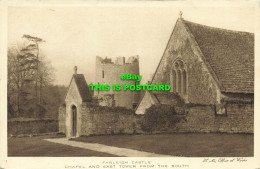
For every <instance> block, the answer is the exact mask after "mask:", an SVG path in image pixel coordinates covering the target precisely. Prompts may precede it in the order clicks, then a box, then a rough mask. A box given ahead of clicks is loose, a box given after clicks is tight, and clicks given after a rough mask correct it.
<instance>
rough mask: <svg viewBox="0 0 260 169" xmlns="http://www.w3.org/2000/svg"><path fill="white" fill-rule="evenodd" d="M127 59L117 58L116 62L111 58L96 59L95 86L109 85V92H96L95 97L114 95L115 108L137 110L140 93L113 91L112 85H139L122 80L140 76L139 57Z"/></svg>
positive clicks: (133, 81)
mask: <svg viewBox="0 0 260 169" xmlns="http://www.w3.org/2000/svg"><path fill="white" fill-rule="evenodd" d="M125 60H126V59H125V57H117V58H116V60H115V62H112V59H110V58H107V57H106V58H102V57H99V56H97V57H96V75H95V84H97V85H106V84H107V85H109V86H110V90H109V91H96V90H95V91H94V95H95V96H104V95H109V94H110V95H113V98H114V101H115V106H120V107H126V108H131V109H132V108H135V106H136V105H137V103H138V102H139V97H140V93H139V91H129V90H127V91H124V90H121V91H113V90H112V85H121V88H123V86H124V85H126V84H128V85H137V84H140V82H138V81H135V80H121V76H122V75H126V74H132V75H139V56H138V55H137V56H131V57H129V58H128V59H127V61H125Z"/></svg>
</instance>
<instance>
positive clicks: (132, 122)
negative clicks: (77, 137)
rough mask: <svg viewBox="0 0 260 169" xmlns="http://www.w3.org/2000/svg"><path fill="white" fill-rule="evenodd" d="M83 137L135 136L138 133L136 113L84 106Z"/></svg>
mask: <svg viewBox="0 0 260 169" xmlns="http://www.w3.org/2000/svg"><path fill="white" fill-rule="evenodd" d="M81 120H82V126H81V135H105V134H133V133H135V132H136V131H137V127H138V126H137V125H136V124H137V122H136V118H135V115H134V112H133V111H132V110H129V109H125V108H122V107H102V106H94V105H91V104H83V105H82V119H81Z"/></svg>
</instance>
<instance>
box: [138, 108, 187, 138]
mask: <svg viewBox="0 0 260 169" xmlns="http://www.w3.org/2000/svg"><path fill="white" fill-rule="evenodd" d="M182 118H183V116H180V115H177V113H176V111H175V109H174V107H173V106H171V105H152V106H151V107H150V108H148V109H147V110H146V112H145V115H144V118H143V119H142V121H141V128H142V130H143V131H145V132H148V133H152V132H153V131H165V130H168V129H170V128H173V127H174V126H175V125H176V124H177V123H178V122H180V121H181V119H182Z"/></svg>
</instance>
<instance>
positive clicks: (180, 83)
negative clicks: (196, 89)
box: [170, 59, 188, 95]
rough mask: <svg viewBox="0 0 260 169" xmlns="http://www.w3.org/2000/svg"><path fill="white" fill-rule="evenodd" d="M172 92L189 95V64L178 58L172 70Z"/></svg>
mask: <svg viewBox="0 0 260 169" xmlns="http://www.w3.org/2000/svg"><path fill="white" fill-rule="evenodd" d="M170 79H171V86H172V90H171V91H172V92H174V93H178V94H180V95H187V84H188V83H187V66H186V64H185V63H184V62H183V61H182V60H180V59H178V60H176V61H175V62H174V64H173V66H172V70H171V78H170Z"/></svg>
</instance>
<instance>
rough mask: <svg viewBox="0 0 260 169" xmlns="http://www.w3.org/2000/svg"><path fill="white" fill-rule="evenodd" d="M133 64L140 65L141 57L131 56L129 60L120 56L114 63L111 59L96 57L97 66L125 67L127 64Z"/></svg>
mask: <svg viewBox="0 0 260 169" xmlns="http://www.w3.org/2000/svg"><path fill="white" fill-rule="evenodd" d="M131 63H139V56H138V55H135V56H130V57H128V58H127V61H126V57H124V56H118V57H116V59H115V61H114V62H113V61H112V59H111V58H109V57H104V58H103V57H100V56H96V64H115V65H125V64H131Z"/></svg>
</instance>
